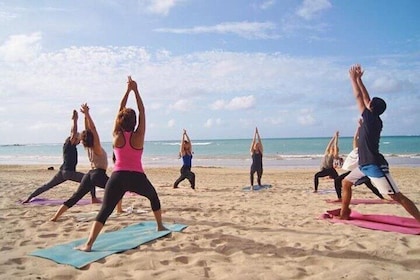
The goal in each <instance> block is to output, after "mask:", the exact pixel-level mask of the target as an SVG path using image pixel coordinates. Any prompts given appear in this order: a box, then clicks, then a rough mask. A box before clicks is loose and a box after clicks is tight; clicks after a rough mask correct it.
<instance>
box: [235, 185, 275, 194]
mask: <svg viewBox="0 0 420 280" xmlns="http://www.w3.org/2000/svg"><path fill="white" fill-rule="evenodd" d="M271 187H272V186H271V185H261V186H259V185H255V186H254V191H261V190H266V189H270V188H271ZM242 190H243V191H246V192H249V191H251V186H246V187H243V188H242Z"/></svg>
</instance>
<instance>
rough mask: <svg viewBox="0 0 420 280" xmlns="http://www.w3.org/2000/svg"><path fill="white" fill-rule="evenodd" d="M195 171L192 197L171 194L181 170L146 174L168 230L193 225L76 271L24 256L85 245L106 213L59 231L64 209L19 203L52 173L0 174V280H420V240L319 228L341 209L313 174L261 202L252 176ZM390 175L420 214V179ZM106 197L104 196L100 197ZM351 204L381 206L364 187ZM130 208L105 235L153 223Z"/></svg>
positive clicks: (64, 224)
mask: <svg viewBox="0 0 420 280" xmlns="http://www.w3.org/2000/svg"><path fill="white" fill-rule="evenodd" d="M57 168H58V166H55V169H57ZM79 169H80V171H86V169H83V168H79ZM193 171H194V172H195V173H196V177H197V190H196V191H194V190H192V189H191V188H190V187H189V185H188V182H187V181H184V182H183V183H181V185H180V188H179V189H173V188H172V183H173V181H175V179H176V178H177V177H178V175H179V167H173V168H147V169H146V174H147V175H148V178H149V179H150V180H151V182H152V183H153V185H154V186H155V188H156V190H157V192H158V194H159V197H160V200H161V204H162V210H163V219H164V222H176V223H182V224H186V225H188V227H187V228H186V229H185V230H184V231H182V232H175V233H172V234H171V235H170V236H167V237H164V238H161V239H158V240H156V241H153V242H150V243H147V244H143V245H141V246H140V247H138V248H136V249H133V250H128V251H125V252H123V253H120V254H114V255H110V256H108V257H106V258H104V259H102V260H99V261H97V262H94V263H91V264H90V265H88V266H86V267H84V268H82V269H75V268H73V267H71V266H67V265H60V264H56V263H55V262H53V261H50V260H47V259H43V258H39V257H33V256H29V255H28V254H29V253H31V252H32V251H34V250H36V249H39V248H46V247H50V246H53V245H56V244H60V243H66V242H70V241H73V240H75V239H78V238H85V237H87V236H88V232H89V230H90V227H91V222H84V221H78V220H77V219H76V217H77V216H78V215H80V214H81V213H88V212H92V211H97V210H98V209H99V207H100V205H91V204H89V205H85V206H78V205H76V206H74V207H73V208H71V209H70V210H69V211H68V212H66V213H65V214H64V215H63V216H62V217H61V218H60V219H59V221H58V222H56V223H53V222H49V221H48V219H49V218H50V217H51V216H52V215H53V214H54V213H55V211H56V210H57V208H58V206H36V205H21V204H19V203H17V201H18V200H19V199H22V198H25V197H26V196H27V195H29V194H30V193H31V192H32V191H33V190H34V189H35V188H37V187H39V186H40V185H42V184H43V183H45V182H46V181H48V180H49V179H50V178H51V177H52V176H53V175H54V173H55V171H48V170H47V166H43V165H31V166H6V165H3V166H0V182H1V183H0V184H1V192H0V203H1V206H0V209H1V215H0V219H1V228H0V235H1V241H0V244H1V246H0V248H1V253H2V254H1V256H0V278H1V279H66V280H71V279H95V280H99V279H241V280H243V279H323V280H326V279H381V280H382V279H404V280H409V279H413V280H414V279H416V280H417V279H420V236H419V235H407V234H400V233H390V232H382V231H375V230H369V229H363V228H360V227H356V226H353V225H343V224H333V223H330V222H328V221H326V220H321V219H318V217H319V216H320V215H321V214H322V213H324V212H325V211H326V210H331V209H334V208H339V205H334V204H330V203H326V202H325V200H326V199H333V198H335V197H336V195H335V193H327V194H314V193H312V190H313V174H314V173H315V172H316V171H318V170H316V169H313V168H312V169H311V168H307V169H284V168H282V169H275V168H272V169H266V170H264V175H263V183H267V184H271V185H272V186H273V187H272V188H271V189H268V190H263V191H256V192H244V191H243V190H242V188H243V187H244V186H246V185H248V184H249V174H248V170H247V169H234V168H219V167H193ZM391 172H392V175H393V177H394V179H395V180H396V182H397V183H398V185H399V187H400V189H401V191H402V192H403V193H404V194H406V195H407V196H408V197H410V198H411V199H412V200H413V201H414V202H415V203H416V205H417V206H418V207H420V187H419V185H418V183H419V182H420V169H419V168H409V167H391ZM108 174H110V171H109V172H108ZM76 187H77V184H76V183H73V182H66V183H64V184H62V185H59V186H57V187H55V188H53V189H51V190H50V191H48V192H46V193H44V194H42V195H41V196H40V197H44V198H68V197H69V196H70V195H71V194H72V193H73V191H74V190H75V189H76ZM319 189H320V190H326V189H328V190H332V189H333V181H332V180H330V179H321V181H320V186H319ZM102 195H103V192H101V191H99V190H98V196H99V197H101V196H102ZM89 197H90V196H89V195H87V196H86V198H89ZM353 197H354V198H372V199H374V198H376V197H375V196H374V195H373V194H372V193H371V192H370V191H369V190H368V189H367V188H366V187H364V186H359V187H357V188H355V189H354V192H353ZM130 206H133V207H134V210H135V211H134V213H132V214H122V215H119V216H117V217H112V218H110V219H109V220H108V221H107V223H106V225H105V227H104V230H103V232H105V231H113V230H117V229H120V228H122V227H125V226H127V225H131V224H133V223H138V222H141V221H145V220H154V219H153V213H152V212H151V210H150V205H149V202H148V201H147V199H145V198H143V197H139V196H134V195H131V196H130V195H129V196H126V197H125V198H124V202H123V207H124V208H126V207H130ZM352 209H355V210H357V211H358V212H361V213H376V214H394V215H399V216H406V217H409V215H408V214H407V213H406V212H405V210H404V209H403V208H402V207H401V206H399V205H395V204H374V205H355V206H352ZM136 210H142V211H140V213H137V212H136ZM143 210H144V211H143Z"/></svg>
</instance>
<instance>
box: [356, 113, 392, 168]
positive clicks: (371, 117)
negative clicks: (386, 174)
mask: <svg viewBox="0 0 420 280" xmlns="http://www.w3.org/2000/svg"><path fill="white" fill-rule="evenodd" d="M362 118H363V122H362V125H361V127H360V130H359V142H358V143H359V165H361V166H363V165H367V164H376V165H384V164H386V165H387V164H388V163H387V161H386V160H385V158H384V156H383V155H382V154H381V153H380V152H379V141H380V138H381V131H382V120H381V118H380V117H379V115H377V114H374V113H372V112H371V111H369V110H368V109H365V110H364V111H363V113H362Z"/></svg>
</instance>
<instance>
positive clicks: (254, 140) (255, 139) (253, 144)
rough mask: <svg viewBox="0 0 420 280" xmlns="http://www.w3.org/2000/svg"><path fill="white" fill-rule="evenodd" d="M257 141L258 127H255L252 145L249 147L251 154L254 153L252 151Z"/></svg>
mask: <svg viewBox="0 0 420 280" xmlns="http://www.w3.org/2000/svg"><path fill="white" fill-rule="evenodd" d="M256 141H257V128H255V132H254V138H253V139H252V142H251V147H250V148H249V152H250V153H251V155H252V153H253V151H254V146H255V142H256Z"/></svg>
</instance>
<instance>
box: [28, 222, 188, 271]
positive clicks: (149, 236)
mask: <svg viewBox="0 0 420 280" xmlns="http://www.w3.org/2000/svg"><path fill="white" fill-rule="evenodd" d="M164 225H165V227H167V228H168V229H169V230H167V231H156V222H154V221H146V222H142V223H138V224H133V225H130V226H127V227H125V228H122V229H120V230H117V231H112V232H106V233H103V234H100V235H99V236H98V238H97V240H96V242H95V244H94V246H93V248H92V251H91V252H82V251H78V250H75V249H74V247H76V246H79V245H81V244H83V243H84V242H85V241H86V238H82V239H77V240H74V241H71V242H67V243H64V244H58V245H54V246H51V247H49V248H45V249H38V250H35V251H33V252H32V253H30V254H29V255H30V256H35V257H41V258H45V259H49V260H52V261H54V262H56V263H58V264H67V265H70V266H73V267H75V268H78V269H80V268H83V267H84V266H86V265H88V264H90V263H92V262H95V261H97V260H100V259H103V258H104V257H106V256H109V255H112V254H115V253H121V252H124V251H127V250H130V249H133V248H137V247H139V246H140V245H142V244H145V243H147V242H150V241H152V240H156V239H158V238H161V237H164V236H166V235H168V234H170V233H171V232H179V231H182V230H183V229H185V228H186V227H187V225H183V224H167V223H165V224H164Z"/></svg>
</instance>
